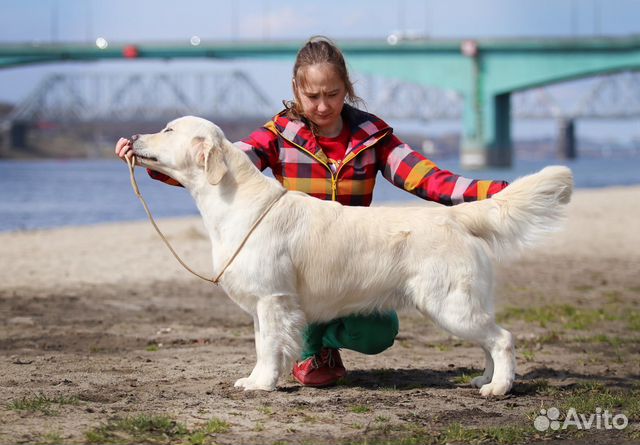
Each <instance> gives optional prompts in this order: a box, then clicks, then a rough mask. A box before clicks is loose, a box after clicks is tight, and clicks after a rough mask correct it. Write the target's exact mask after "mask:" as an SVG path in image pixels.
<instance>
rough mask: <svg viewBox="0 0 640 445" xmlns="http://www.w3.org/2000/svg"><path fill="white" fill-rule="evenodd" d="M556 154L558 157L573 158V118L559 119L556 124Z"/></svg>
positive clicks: (574, 127)
mask: <svg viewBox="0 0 640 445" xmlns="http://www.w3.org/2000/svg"><path fill="white" fill-rule="evenodd" d="M558 133H559V134H558V144H557V152H556V153H557V156H558V158H559V159H575V158H576V155H577V151H576V126H575V121H574V120H573V119H561V120H560V121H559V125H558Z"/></svg>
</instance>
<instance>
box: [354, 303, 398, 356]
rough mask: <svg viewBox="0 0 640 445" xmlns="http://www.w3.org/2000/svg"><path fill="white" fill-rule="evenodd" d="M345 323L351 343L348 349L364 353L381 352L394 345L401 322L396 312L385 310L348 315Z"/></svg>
mask: <svg viewBox="0 0 640 445" xmlns="http://www.w3.org/2000/svg"><path fill="white" fill-rule="evenodd" d="M343 325H344V332H345V336H346V337H347V338H348V343H349V345H348V346H346V348H347V349H352V350H354V351H357V352H360V353H363V354H379V353H381V352H382V351H384V350H385V349H388V348H390V347H391V346H393V343H394V341H395V338H396V336H397V335H398V329H399V325H400V324H399V321H398V315H397V314H396V313H395V312H385V313H381V314H373V315H369V316H362V315H357V316H351V317H346V318H344V319H343Z"/></svg>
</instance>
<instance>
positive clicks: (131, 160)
mask: <svg viewBox="0 0 640 445" xmlns="http://www.w3.org/2000/svg"><path fill="white" fill-rule="evenodd" d="M125 159H126V161H127V165H128V166H129V177H130V179H131V187H132V188H133V192H134V193H135V194H136V196H137V197H138V198H139V199H140V202H142V206H143V207H144V211H145V212H146V213H147V216H148V217H149V221H151V225H152V226H153V228H154V229H156V232H157V233H158V235H159V236H160V238H161V239H162V241H164V243H165V245H166V246H167V247H168V248H169V250H170V251H171V253H172V254H173V256H174V257H175V258H176V260H178V262H179V263H180V264H182V267H184V268H185V269H187V270H188V271H189V272H191V273H192V274H193V275H195V276H196V277H198V278H201V279H203V280H204V281H208V282H210V283H213V284H215V285H216V286H218V285H219V284H220V279H221V278H222V274H224V272H225V271H226V270H227V268H228V267H229V266H230V265H231V263H232V262H233V260H234V259H235V258H236V257H237V256H238V254H239V253H240V250H242V248H243V247H244V245H245V243H246V242H247V240H248V239H249V237H250V236H251V234H252V233H253V231H254V230H255V229H256V227H258V224H260V222H261V221H262V220H263V219H264V217H265V216H267V213H269V210H271V208H273V206H274V205H275V204H276V203H277V202H278V201H280V198H282V197H283V196H284V195H285V193H287V189H285V190H284V191H283V192H282V193H281V194H280V196H278V197H277V198H276V199H274V200H273V201H272V202H271V204H269V205H268V206H267V208H266V209H264V211H263V212H262V214H261V215H260V216H259V217H258V219H256V221H255V222H254V223H253V225H252V226H251V228H250V229H249V232H248V233H247V234H246V235H245V237H244V239H243V240H242V242H241V243H240V245H239V246H238V248H237V249H236V251H235V252H234V253H233V255H231V257H230V258H229V259H228V260H227V262H226V264H225V265H224V267H223V268H222V270H220V272H219V273H218V276H216V277H215V278H213V279H211V278H207V277H205V276H203V275H200V274H199V273H197V272H195V271H193V269H191V268H190V267H189V266H187V264H186V263H185V262H184V261H182V258H180V256H179V255H178V254H177V253H176V251H175V250H173V247H171V244H170V243H169V241H168V240H167V238H166V237H165V236H164V234H163V233H162V231H161V230H160V228H159V227H158V225H157V224H156V221H155V220H154V219H153V216H152V215H151V211H150V210H149V206H148V205H147V202H146V201H145V200H144V198H143V197H142V194H141V193H140V189H139V188H138V183H137V182H136V176H135V173H134V170H135V160H134V158H133V157H130V158H125Z"/></svg>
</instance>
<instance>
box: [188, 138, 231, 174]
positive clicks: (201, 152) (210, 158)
mask: <svg viewBox="0 0 640 445" xmlns="http://www.w3.org/2000/svg"><path fill="white" fill-rule="evenodd" d="M191 143H192V144H193V146H194V147H196V149H197V151H196V153H197V154H196V156H197V158H196V159H197V163H198V165H199V166H201V167H203V168H204V171H205V173H206V174H207V180H208V181H209V183H210V184H213V185H216V184H218V183H219V182H220V181H222V177H223V176H224V175H225V174H226V173H227V164H226V163H225V162H224V154H223V153H222V148H221V147H214V146H213V140H212V139H211V137H210V136H205V137H200V136H199V137H195V138H193V140H192V141H191Z"/></svg>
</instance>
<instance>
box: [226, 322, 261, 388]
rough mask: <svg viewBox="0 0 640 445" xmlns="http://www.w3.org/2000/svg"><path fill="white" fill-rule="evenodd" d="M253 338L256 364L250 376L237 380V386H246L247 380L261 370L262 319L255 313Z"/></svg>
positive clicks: (251, 378) (253, 378) (252, 378)
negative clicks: (259, 364) (259, 365)
mask: <svg viewBox="0 0 640 445" xmlns="http://www.w3.org/2000/svg"><path fill="white" fill-rule="evenodd" d="M253 338H254V341H255V345H256V358H257V360H256V365H255V366H254V367H253V371H251V374H250V375H249V377H243V378H241V379H238V380H236V383H235V384H234V385H233V386H235V387H236V388H244V387H245V383H246V382H248V381H250V380H255V376H256V375H257V373H258V371H259V368H258V363H260V354H261V351H260V344H261V338H260V320H259V319H258V314H254V315H253Z"/></svg>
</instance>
